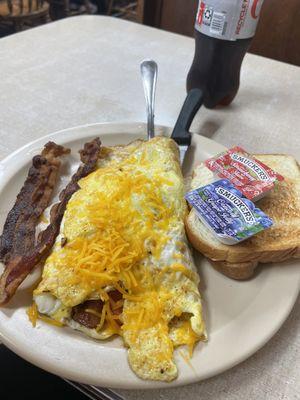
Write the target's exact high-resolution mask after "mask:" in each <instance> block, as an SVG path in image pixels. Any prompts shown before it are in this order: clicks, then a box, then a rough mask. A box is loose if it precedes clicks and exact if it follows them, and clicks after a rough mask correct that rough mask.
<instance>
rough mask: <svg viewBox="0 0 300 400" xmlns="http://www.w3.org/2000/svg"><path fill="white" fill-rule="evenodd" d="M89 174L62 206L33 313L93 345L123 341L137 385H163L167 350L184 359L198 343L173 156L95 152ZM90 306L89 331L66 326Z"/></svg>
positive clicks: (198, 318)
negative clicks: (180, 349) (93, 323)
mask: <svg viewBox="0 0 300 400" xmlns="http://www.w3.org/2000/svg"><path fill="white" fill-rule="evenodd" d="M98 167H99V168H98V169H97V170H96V171H95V172H94V173H92V174H90V175H89V176H88V177H86V178H84V179H82V180H81V181H80V188H81V189H80V190H79V191H78V192H76V193H75V194H74V195H73V196H72V198H71V200H70V201H69V204H68V206H67V210H66V212H65V215H64V219H63V223H62V227H61V233H60V235H59V237H58V238H57V241H56V244H55V246H54V249H53V251H52V253H51V255H50V256H49V257H48V259H47V260H46V263H45V266H44V270H43V277H42V281H41V283H40V284H39V286H38V288H37V289H36V290H35V292H34V300H35V303H36V305H37V309H38V311H39V313H40V314H44V315H47V316H49V317H50V318H51V319H53V320H54V321H57V322H59V323H63V324H66V325H69V326H71V327H73V328H74V329H79V330H81V331H83V332H84V333H86V334H88V335H89V336H92V337H94V338H96V339H106V338H108V337H110V336H112V335H114V334H117V335H120V336H122V337H123V339H124V343H125V345H126V346H127V347H128V359H129V363H130V366H131V368H132V369H133V371H134V372H135V373H136V374H137V375H138V376H139V377H141V378H143V379H154V380H163V381H170V380H172V379H175V378H176V376H177V367H176V365H175V363H174V359H173V351H174V348H175V347H176V346H180V345H187V346H188V347H189V349H190V353H191V354H192V351H193V347H194V345H195V343H196V342H197V341H199V340H204V339H205V326H204V322H203V319H202V307H201V298H200V294H199V290H198V283H199V282H198V281H199V278H198V275H197V273H196V270H195V267H194V264H193V260H192V258H191V255H190V252H189V248H188V245H187V242H186V237H185V232H184V217H185V215H186V212H187V209H186V203H185V200H184V186H183V178H182V175H181V170H180V165H179V161H178V149H177V146H176V144H175V143H174V142H173V141H172V140H171V139H168V138H163V137H157V138H154V139H152V140H151V141H148V142H143V141H136V142H134V143H132V144H130V145H128V146H124V147H122V146H119V147H115V148H103V149H102V152H101V156H100V159H99V165H98ZM111 290H117V291H118V292H119V293H120V294H121V296H122V299H121V300H119V301H118V302H117V303H118V304H116V303H115V302H114V301H113V300H112V299H111V298H110V292H111ZM91 299H92V300H101V301H102V302H103V308H102V311H101V313H99V314H98V313H95V312H94V313H95V314H96V315H97V316H98V318H99V323H98V325H97V327H96V328H93V329H90V328H87V327H86V326H84V325H82V324H80V323H79V322H76V321H74V319H72V309H73V307H75V306H77V305H79V304H82V303H84V302H85V301H87V300H91ZM115 306H116V307H115ZM118 307H121V309H122V312H121V313H119V314H116V313H115V312H114V309H115V308H118ZM92 311H93V310H90V312H92Z"/></svg>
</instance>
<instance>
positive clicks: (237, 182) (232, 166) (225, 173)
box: [205, 146, 284, 201]
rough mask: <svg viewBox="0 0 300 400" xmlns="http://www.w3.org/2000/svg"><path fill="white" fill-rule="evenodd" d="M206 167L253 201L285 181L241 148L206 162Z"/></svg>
mask: <svg viewBox="0 0 300 400" xmlns="http://www.w3.org/2000/svg"><path fill="white" fill-rule="evenodd" d="M205 165H206V166H207V168H209V169H210V170H211V171H213V172H214V173H215V174H216V175H217V176H218V178H226V179H228V180H229V181H230V182H231V183H232V184H233V185H234V186H235V187H236V188H238V189H239V190H240V191H241V192H242V193H243V195H244V196H246V197H247V198H248V199H250V200H252V201H256V200H259V199H261V198H262V197H264V196H265V195H266V194H267V193H268V192H269V191H270V190H272V189H273V188H274V186H275V184H276V182H278V181H282V180H283V179H284V178H283V176H281V175H279V174H278V173H277V172H275V171H273V170H272V169H271V168H270V167H268V166H267V165H265V164H264V163H262V162H261V161H259V160H257V159H256V158H254V157H252V156H251V155H250V154H249V153H247V152H246V151H245V150H244V149H242V148H241V147H239V146H236V147H233V148H232V149H229V150H227V151H224V152H223V153H221V154H219V155H217V156H216V157H213V158H210V159H208V160H206V161H205Z"/></svg>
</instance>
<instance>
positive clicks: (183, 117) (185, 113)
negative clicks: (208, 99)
mask: <svg viewBox="0 0 300 400" xmlns="http://www.w3.org/2000/svg"><path fill="white" fill-rule="evenodd" d="M202 103H203V92H202V90H200V89H192V90H190V91H189V92H188V94H187V96H186V99H185V102H184V104H183V106H182V109H181V111H180V114H179V117H178V119H177V122H176V125H175V127H174V130H173V133H172V136H171V138H172V139H174V140H175V142H176V143H177V144H179V145H180V144H181V145H187V146H189V145H190V144H191V134H190V133H189V129H190V127H191V125H192V122H193V119H194V118H195V115H196V114H197V111H198V110H199V108H200V107H201V106H202Z"/></svg>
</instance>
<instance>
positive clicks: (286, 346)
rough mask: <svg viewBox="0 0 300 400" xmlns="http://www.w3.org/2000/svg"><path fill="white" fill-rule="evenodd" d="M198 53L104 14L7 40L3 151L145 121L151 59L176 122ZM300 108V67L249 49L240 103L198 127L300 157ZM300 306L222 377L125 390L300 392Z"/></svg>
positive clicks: (216, 395) (162, 117) (168, 118)
mask: <svg viewBox="0 0 300 400" xmlns="http://www.w3.org/2000/svg"><path fill="white" fill-rule="evenodd" d="M193 51H194V43H193V40H192V39H189V38H186V37H183V36H179V35H174V34H171V33H167V32H163V31H160V30H156V29H152V28H148V27H144V26H141V25H138V24H134V23H129V22H125V21H121V20H116V19H112V18H108V17H99V16H84V17H74V18H69V19H65V20H62V21H59V22H56V23H51V24H48V25H45V26H43V27H40V28H35V29H32V30H29V31H26V32H23V33H21V34H17V35H13V36H10V37H7V38H4V39H1V40H0V71H1V79H0V157H1V158H3V157H5V156H6V155H8V154H10V153H11V152H12V151H13V150H15V149H17V148H18V147H20V146H22V145H24V144H26V143H27V142H29V141H31V140H33V139H36V138H38V137H40V136H43V135H45V134H47V133H50V132H53V131H57V130H60V129H63V128H67V127H70V126H76V125H82V124H87V123H94V122H107V121H109V122H120V121H144V120H145V105H144V99H143V90H142V86H141V81H140V76H139V70H138V65H139V63H140V61H141V60H142V59H144V58H148V57H151V58H153V59H155V60H156V61H157V62H158V64H159V80H158V90H157V104H156V122H157V123H159V124H162V125H169V126H172V125H174V122H175V120H176V118H177V115H178V112H179V110H180V107H181V105H182V102H183V100H184V97H185V78H186V75H187V71H188V68H189V66H190V64H191V60H192V57H193ZM299 110H300V68H298V67H295V66H291V65H288V64H283V63H279V62H276V61H272V60H269V59H265V58H262V57H258V56H254V55H247V56H246V58H245V61H244V64H243V69H242V77H241V89H240V91H239V94H238V96H237V98H236V100H235V102H234V103H233V104H232V105H231V106H230V107H228V108H227V109H223V110H217V111H216V110H206V109H204V108H203V109H201V111H200V112H199V114H198V116H197V117H196V119H195V121H194V124H193V129H192V130H194V131H195V132H198V133H201V134H202V135H205V136H207V137H210V138H213V139H214V140H216V141H218V142H220V143H222V144H224V145H225V146H228V147H229V146H230V145H234V144H240V145H242V146H243V147H245V148H247V149H248V150H249V151H253V152H272V153H274V152H275V153H289V154H292V155H294V156H295V157H297V158H298V159H300V112H299ZM274 295H276V293H274ZM299 311H300V302H299V299H298V302H297V304H296V305H295V307H294V309H293V311H292V313H291V314H290V316H289V318H288V320H287V321H286V322H285V324H284V325H283V327H282V328H281V329H280V330H279V332H278V333H277V334H276V335H275V336H274V337H273V338H272V339H271V341H270V342H269V343H268V344H267V345H266V346H264V348H263V349H261V350H260V351H258V352H257V353H256V354H255V355H254V356H252V357H251V358H250V359H248V360H247V361H245V362H244V363H242V364H240V365H238V366H237V367H235V368H233V369H231V370H229V371H227V372H225V373H223V374H222V375H219V376H217V377H214V378H211V379H209V380H207V381H205V382H201V383H198V384H194V385H190V386H186V387H183V388H179V389H168V390H158V391H148V392H144V391H136V392H135V391H124V390H118V392H119V393H120V394H122V395H123V396H124V397H125V398H126V399H130V400H134V399H156V398H159V399H165V400H168V399H172V400H176V399H183V398H186V399H191V400H192V399H200V398H201V399H205V400H210V399H214V400H219V399H220V400H221V399H222V400H226V399H230V400H232V399H233V400H235V399H239V400H240V399H247V400H252V399H253V400H254V399H255V400H258V399H274V400H275V399H276V400H277V399H280V400H292V399H300V374H299V371H300V335H299V326H300V315H299ZM253 334H254V335H255V332H253Z"/></svg>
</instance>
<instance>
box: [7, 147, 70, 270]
mask: <svg viewBox="0 0 300 400" xmlns="http://www.w3.org/2000/svg"><path fill="white" fill-rule="evenodd" d="M68 153H70V150H69V149H66V148H64V147H62V146H59V145H57V144H55V143H53V142H49V143H47V144H46V145H45V147H44V149H43V151H42V153H41V154H40V155H38V156H35V157H34V158H33V160H32V166H31V167H30V169H29V172H28V176H27V178H26V180H25V183H24V185H23V187H22V189H21V190H20V192H19V194H18V196H17V199H16V202H15V204H14V206H13V208H12V209H11V210H10V212H9V213H8V216H7V218H6V221H5V224H4V228H3V233H2V236H1V237H0V261H2V262H4V263H5V264H6V263H7V262H8V261H9V258H10V257H12V256H13V255H22V254H27V253H28V251H30V250H31V249H32V247H33V246H34V243H35V227H36V225H37V223H38V221H39V219H40V217H41V215H42V213H43V212H44V210H45V208H46V207H48V205H49V202H50V200H51V196H52V193H53V189H54V186H55V183H56V180H57V176H58V171H59V167H60V164H61V162H60V157H61V156H63V155H65V154H68Z"/></svg>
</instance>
